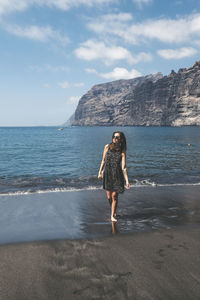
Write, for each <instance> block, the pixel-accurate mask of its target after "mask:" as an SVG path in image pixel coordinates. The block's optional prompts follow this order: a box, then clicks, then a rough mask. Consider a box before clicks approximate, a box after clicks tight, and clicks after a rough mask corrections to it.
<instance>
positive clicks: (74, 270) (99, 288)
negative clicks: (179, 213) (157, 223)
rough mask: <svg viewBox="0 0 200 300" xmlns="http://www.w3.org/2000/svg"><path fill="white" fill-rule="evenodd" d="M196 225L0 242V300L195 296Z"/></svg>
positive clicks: (199, 284)
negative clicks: (99, 235)
mask: <svg viewBox="0 0 200 300" xmlns="http://www.w3.org/2000/svg"><path fill="white" fill-rule="evenodd" d="M199 235H200V227H198V228H182V229H180V228H178V229H168V230H166V229H165V230H157V231H154V232H143V233H136V234H130V235H117V236H112V237H104V238H98V239H82V240H58V241H46V242H45V241H43V242H38V241H37V242H31V243H20V244H10V245H1V246H0V257H1V259H0V286H1V299H6V300H18V299H19V300H23V299H24V300H25V299H48V300H51V299H52V300H55V299H137V300H140V299H141V300H144V299H145V300H148V299H162V300H165V299H166V300H168V299H174V300H179V299H180V300H182V299H187V300H198V299H199V295H200V258H199V253H200V241H199Z"/></svg>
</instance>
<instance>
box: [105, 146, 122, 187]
mask: <svg viewBox="0 0 200 300" xmlns="http://www.w3.org/2000/svg"><path fill="white" fill-rule="evenodd" d="M121 160H122V155H121V151H112V150H111V149H110V147H109V148H108V151H107V153H106V158H105V165H104V173H103V188H104V189H105V190H108V191H115V192H118V193H123V192H124V175H123V172H122V167H121Z"/></svg>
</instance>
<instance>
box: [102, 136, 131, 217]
mask: <svg viewBox="0 0 200 300" xmlns="http://www.w3.org/2000/svg"><path fill="white" fill-rule="evenodd" d="M103 168H104V172H103ZM98 178H99V179H102V178H103V188H104V189H105V190H106V194H107V198H108V201H109V203H110V207H111V221H112V222H117V219H116V218H115V217H116V215H117V214H116V209H117V201H118V194H119V193H123V192H124V179H125V181H126V188H127V189H129V188H130V184H129V181H128V174H127V170H126V137H125V135H124V133H123V132H121V131H116V132H113V135H112V142H111V143H110V144H107V145H106V146H105V148H104V152H103V159H102V162H101V166H100V169H99V173H98Z"/></svg>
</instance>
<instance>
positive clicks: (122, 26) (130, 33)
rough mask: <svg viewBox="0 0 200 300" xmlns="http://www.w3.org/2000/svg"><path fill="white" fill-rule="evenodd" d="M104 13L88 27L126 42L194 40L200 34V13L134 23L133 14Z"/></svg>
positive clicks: (180, 41)
mask: <svg viewBox="0 0 200 300" xmlns="http://www.w3.org/2000/svg"><path fill="white" fill-rule="evenodd" d="M114 16H115V15H112V18H111V17H110V15H104V16H101V17H100V18H98V19H95V20H94V21H90V22H89V23H88V25H87V26H88V28H89V29H90V30H92V31H94V32H96V33H98V35H100V34H101V35H102V36H106V35H108V36H109V37H110V36H117V37H119V38H121V39H122V40H125V41H126V42H129V43H132V44H138V43H141V42H147V41H149V40H153V39H155V40H159V41H161V42H164V43H183V42H188V41H190V42H193V40H194V37H196V38H197V37H199V36H200V14H192V15H188V16H186V17H182V18H180V17H179V18H176V19H169V18H168V19H166V18H160V19H151V20H147V21H144V22H140V23H134V22H133V21H132V20H131V15H129V14H128V15H127V18H121V19H120V18H118V16H119V15H118V14H116V18H115V17H114Z"/></svg>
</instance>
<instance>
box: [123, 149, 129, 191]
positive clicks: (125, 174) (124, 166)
mask: <svg viewBox="0 0 200 300" xmlns="http://www.w3.org/2000/svg"><path fill="white" fill-rule="evenodd" d="M122 171H123V174H124V178H125V181H126V188H127V189H129V188H130V183H129V181H128V174H127V169H126V152H122Z"/></svg>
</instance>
